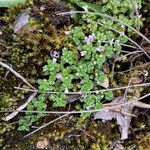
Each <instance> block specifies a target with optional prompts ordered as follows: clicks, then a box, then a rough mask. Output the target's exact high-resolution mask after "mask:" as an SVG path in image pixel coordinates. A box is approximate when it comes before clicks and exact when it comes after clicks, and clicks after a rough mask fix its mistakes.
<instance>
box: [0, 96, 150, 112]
mask: <svg viewBox="0 0 150 150" xmlns="http://www.w3.org/2000/svg"><path fill="white" fill-rule="evenodd" d="M149 96H150V93H148V94H146V95H144V96H142V97H140V98H137V99H135V100H132V101H128V102H124V103H121V104H116V105H113V106H111V105H109V104H106V106H104V108H101V109H94V110H82V111H38V110H37V111H28V110H21V111H18V112H30V113H45V114H81V113H95V112H98V111H102V110H113V109H116V108H119V107H122V106H125V105H134V104H135V103H136V102H138V101H140V100H142V99H144V98H146V97H149ZM104 105H105V104H104ZM108 105H109V106H108ZM12 111H14V110H2V111H0V112H1V113H4V112H12Z"/></svg>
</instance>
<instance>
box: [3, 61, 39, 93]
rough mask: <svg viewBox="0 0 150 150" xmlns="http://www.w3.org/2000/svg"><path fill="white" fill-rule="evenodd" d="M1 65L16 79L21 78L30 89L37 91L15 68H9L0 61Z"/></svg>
mask: <svg viewBox="0 0 150 150" xmlns="http://www.w3.org/2000/svg"><path fill="white" fill-rule="evenodd" d="M0 65H1V66H2V67H4V68H6V69H8V70H9V71H11V72H12V73H13V74H14V75H15V76H16V77H18V78H20V79H21V80H22V81H23V82H24V83H26V84H27V85H28V86H29V87H30V88H32V89H34V90H37V89H36V88H35V87H34V86H32V85H31V84H30V83H29V82H28V81H27V80H26V79H25V78H24V77H23V76H22V75H21V74H19V73H18V72H16V71H15V70H14V69H13V68H11V67H10V66H8V65H7V64H5V63H3V62H1V61H0Z"/></svg>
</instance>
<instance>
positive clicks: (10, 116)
mask: <svg viewBox="0 0 150 150" xmlns="http://www.w3.org/2000/svg"><path fill="white" fill-rule="evenodd" d="M36 95H37V92H34V93H33V94H31V95H30V97H29V98H28V100H27V101H26V102H25V103H24V104H23V105H21V106H19V107H18V108H17V109H16V110H15V111H14V112H12V113H11V114H9V115H8V116H6V117H5V120H6V121H9V120H10V119H12V118H14V117H15V116H16V115H17V114H18V113H19V112H20V111H21V110H23V109H24V108H25V107H26V106H27V105H28V103H30V102H31V101H32V99H33V98H34V97H35V96H36Z"/></svg>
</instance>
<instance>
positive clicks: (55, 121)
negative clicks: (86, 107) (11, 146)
mask: <svg viewBox="0 0 150 150" xmlns="http://www.w3.org/2000/svg"><path fill="white" fill-rule="evenodd" d="M68 115H69V113H67V114H64V115H62V116H60V117H58V118H56V119H54V120H52V121H50V122H48V123H46V124H44V125H43V126H41V127H39V128H37V129H36V130H34V131H33V132H31V133H29V134H27V135H25V136H24V137H23V138H27V137H28V136H30V135H32V134H34V133H36V132H38V131H39V130H41V129H43V128H45V127H46V126H48V125H50V124H52V123H54V122H56V121H58V120H60V119H61V118H64V117H66V116H68Z"/></svg>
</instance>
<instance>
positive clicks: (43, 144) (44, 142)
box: [36, 138, 49, 149]
mask: <svg viewBox="0 0 150 150" xmlns="http://www.w3.org/2000/svg"><path fill="white" fill-rule="evenodd" d="M48 145H49V141H48V139H47V138H44V139H43V140H41V141H38V142H37V144H36V147H37V148H39V149H45V148H47V147H48Z"/></svg>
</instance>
